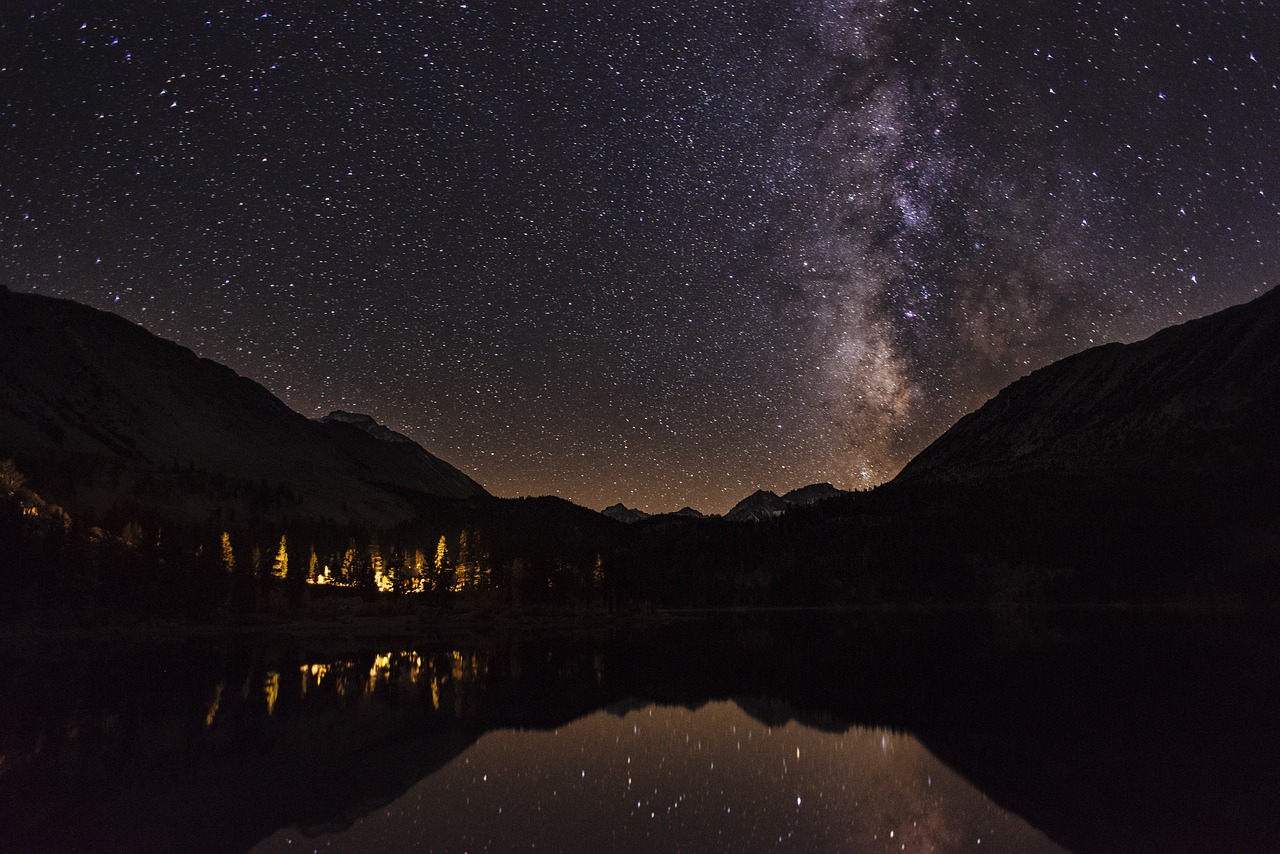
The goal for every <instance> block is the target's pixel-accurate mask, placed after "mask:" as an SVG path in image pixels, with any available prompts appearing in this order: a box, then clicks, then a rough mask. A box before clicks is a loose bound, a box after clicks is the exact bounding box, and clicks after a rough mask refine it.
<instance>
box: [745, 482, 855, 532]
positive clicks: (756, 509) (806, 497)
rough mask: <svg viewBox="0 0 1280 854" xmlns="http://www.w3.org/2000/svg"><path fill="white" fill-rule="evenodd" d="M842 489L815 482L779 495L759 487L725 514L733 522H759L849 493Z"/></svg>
mask: <svg viewBox="0 0 1280 854" xmlns="http://www.w3.org/2000/svg"><path fill="white" fill-rule="evenodd" d="M848 494H849V493H847V492H845V491H844V490H842V489H836V488H835V487H834V486H832V485H831V484H829V483H813V484H810V485H809V486H802V487H800V488H799V489H793V490H791V491H790V492H788V493H787V494H786V495H778V494H777V493H776V492H772V491H770V490H767V489H757V490H756V491H755V492H753V493H752V494H750V495H748V496H747V497H746V498H744V499H742V500H741V501H739V502H738V503H737V504H735V505H734V506H733V509H732V510H730V511H729V512H728V513H726V514H725V515H724V518H726V519H728V520H729V521H731V522H759V521H761V520H764V519H772V518H773V517H775V516H781V515H782V514H783V513H785V512H787V511H788V510H790V509H791V508H792V507H807V506H809V505H810V504H816V503H817V502H819V501H826V500H827V499H829V498H838V497H840V496H841V495H848Z"/></svg>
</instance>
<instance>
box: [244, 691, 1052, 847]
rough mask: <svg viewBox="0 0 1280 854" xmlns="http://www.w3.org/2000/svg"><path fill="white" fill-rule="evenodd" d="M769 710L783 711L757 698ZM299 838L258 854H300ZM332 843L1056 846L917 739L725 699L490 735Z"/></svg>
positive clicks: (288, 835) (285, 837) (282, 836)
mask: <svg viewBox="0 0 1280 854" xmlns="http://www.w3.org/2000/svg"><path fill="white" fill-rule="evenodd" d="M765 705H767V706H768V707H769V711H770V713H771V714H778V713H781V712H784V711H785V710H784V709H783V708H782V707H781V706H780V705H779V704H777V703H766V704H765ZM307 842H309V840H308V839H306V838H305V837H304V836H302V835H301V834H299V833H298V832H296V831H290V830H285V831H281V832H279V833H276V834H274V835H273V836H271V837H270V838H269V839H266V840H264V841H263V842H262V843H260V844H259V845H258V846H256V847H255V848H254V851H255V852H259V854H268V852H286V851H294V850H297V848H298V847H299V844H300V843H301V844H304V845H305V844H306V843H307ZM323 845H324V847H325V850H326V851H335V852H341V851H357V852H358V851H371V850H377V849H381V848H388V847H395V848H400V849H412V850H439V851H464V850H468V849H476V850H485V851H490V850H498V851H507V850H516V849H534V850H548V851H562V852H571V851H581V852H592V854H594V852H599V851H654V850H661V849H671V850H688V851H713V850H716V851H725V850H742V851H757V850H762V849H763V848H765V847H770V848H772V847H774V846H781V847H782V848H783V849H784V850H793V851H813V852H821V851H844V850H849V849H850V848H851V847H856V848H857V849H859V850H874V849H888V850H892V849H897V848H899V847H900V846H905V850H909V851H955V850H960V849H968V848H971V847H974V846H980V850H983V851H994V852H999V851H1009V852H1019V853H1020V854H1029V852H1050V851H1053V852H1057V851H1061V850H1062V849H1061V848H1059V847H1058V846H1057V845H1054V844H1053V843H1051V842H1050V841H1049V840H1048V839H1047V838H1045V836H1044V835H1043V834H1042V833H1040V832H1039V831H1037V830H1035V829H1034V828H1032V827H1031V826H1030V825H1028V824H1027V823H1026V822H1024V821H1022V820H1021V819H1019V818H1018V817H1017V816H1014V815H1012V814H1010V813H1008V812H1006V811H1004V810H1002V809H1000V807H998V806H997V805H996V804H995V803H993V802H992V801H991V799H989V798H987V797H986V796H985V795H983V794H982V793H981V792H980V791H978V790H977V789H975V788H974V787H973V786H972V785H970V784H969V783H967V782H966V781H965V780H964V779H963V778H961V777H960V776H959V775H957V774H956V773H955V772H954V771H952V770H951V769H950V768H948V767H947V766H946V765H944V764H943V763H941V762H940V761H938V759H937V758H936V757H934V756H933V755H932V754H931V753H930V752H929V751H928V750H927V749H926V748H925V747H924V745H922V744H921V743H920V742H919V741H918V740H917V739H915V738H914V737H912V736H910V735H905V734H901V733H895V732H892V731H890V730H884V729H874V728H869V727H853V728H849V729H842V730H840V731H836V732H824V731H821V730H816V729H812V728H810V727H807V726H804V725H802V724H800V723H797V722H794V721H791V722H788V723H784V724H782V725H780V726H771V725H769V724H765V723H762V722H761V721H759V720H757V719H756V718H755V717H754V716H752V715H750V714H748V713H747V712H746V711H744V709H743V707H742V704H737V703H734V702H730V701H716V702H711V703H707V704H705V705H702V706H700V707H698V708H697V709H688V708H684V707H681V706H654V705H649V706H645V707H642V708H638V709H632V710H631V711H628V712H626V713H625V714H623V715H621V716H619V715H616V714H610V713H608V712H603V711H602V712H596V713H594V714H591V715H588V716H587V717H584V718H580V719H578V720H576V721H574V722H572V723H570V724H568V725H567V726H564V727H562V728H559V729H557V730H554V731H530V730H495V731H492V732H489V733H486V734H485V735H483V736H481V737H480V738H479V739H478V740H477V741H476V742H475V744H473V745H472V746H471V747H469V748H468V749H467V750H466V751H465V752H463V753H462V754H461V755H460V756H458V757H457V758H455V759H454V760H453V761H452V762H450V763H449V764H448V765H446V766H445V767H444V768H442V769H440V770H439V771H437V772H435V773H434V774H432V775H430V776H428V777H426V778H425V779H423V780H422V781H421V782H419V783H417V784H416V785H414V786H413V787H412V788H411V789H409V791H408V792H406V793H405V794H404V795H403V796H402V797H401V798H399V799H398V800H397V801H396V802H395V803H393V804H389V805H387V806H386V807H384V808H382V809H379V810H377V811H375V812H373V813H371V814H370V815H369V816H367V817H366V818H364V819H362V820H361V821H359V822H357V823H356V824H355V825H354V826H353V827H352V828H350V829H349V830H348V831H346V832H344V833H342V834H339V835H336V836H331V837H327V838H325V839H324V840H323Z"/></svg>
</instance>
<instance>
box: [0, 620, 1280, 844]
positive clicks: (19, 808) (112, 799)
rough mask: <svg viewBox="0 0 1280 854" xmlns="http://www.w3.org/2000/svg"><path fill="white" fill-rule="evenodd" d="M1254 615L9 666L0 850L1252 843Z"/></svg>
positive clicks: (198, 643) (1257, 827)
mask: <svg viewBox="0 0 1280 854" xmlns="http://www.w3.org/2000/svg"><path fill="white" fill-rule="evenodd" d="M1277 665H1280V630H1278V629H1277V620H1276V619H1275V615H1273V614H1271V613H1265V614H1258V613H1222V612H1215V613H1196V614H1186V613H1177V614H1171V613H1134V612H1051V613H1035V612H1005V613H1001V614H987V613H982V614H975V613H970V614H955V613H944V614H938V613H933V614H922V613H896V614H865V613H852V614H849V613H846V614H814V613H806V614H783V615H778V614H774V615H763V614H751V615H720V616H715V617H710V618H705V619H700V620H696V621H695V620H690V621H680V622H678V623H676V624H673V625H669V626H664V627H660V628H652V629H642V630H637V629H629V630H627V631H625V632H622V631H618V632H604V633H599V632H587V633H569V632H553V633H545V632H544V633H518V634H514V635H513V634H507V635H497V636H493V637H488V638H480V639H477V638H472V639H470V640H468V641H461V640H458V641H433V642H411V641H404V640H387V641H375V642H368V643H364V642H361V643H356V642H352V641H342V640H334V639H330V640H323V641H322V640H312V641H296V640H282V639H279V638H276V639H266V640H258V641H255V640H250V639H245V638H233V639H216V640H211V639H208V638H203V639H200V640H184V641H172V642H167V643H163V644H156V643H151V644H142V645H132V646H129V647H121V646H119V645H111V646H105V647H104V646H95V647H91V648H85V649H66V648H61V649H51V650H48V651H44V650H34V649H32V648H31V647H30V646H29V645H24V647H23V649H22V650H7V651H6V653H5V654H4V655H3V657H0V668H2V669H0V754H2V755H0V851H10V850H13V851H26V850H31V851H50V850H53V851H61V850H85V851H117V850H119V851H126V850H127V851H147V850H152V851H247V850H256V851H262V852H277V851H300V850H305V851H310V850H314V849H319V850H327V851H369V850H381V851H396V850H413V851H449V852H453V851H477V852H478V851H518V850H539V851H583V852H587V851H591V852H595V851H697V852H702V851H735V852H749V851H759V850H783V851H788V850H789V851H800V852H815V851H902V850H906V851H1011V852H1023V851H1057V850H1062V848H1066V849H1067V850H1080V851H1135V850H1147V851H1162V852H1163V851H1272V850H1277V849H1278V848H1280V808H1277V806H1276V804H1277V803H1278V802H1280V684H1277V679H1276V674H1277V673H1278V672H1280V671H1278V669H1277Z"/></svg>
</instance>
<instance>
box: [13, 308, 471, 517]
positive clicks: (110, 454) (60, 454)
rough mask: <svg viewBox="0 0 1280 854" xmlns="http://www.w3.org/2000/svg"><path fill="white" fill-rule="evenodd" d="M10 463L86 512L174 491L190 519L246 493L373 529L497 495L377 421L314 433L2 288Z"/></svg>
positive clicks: (348, 422) (206, 373) (114, 335)
mask: <svg viewBox="0 0 1280 854" xmlns="http://www.w3.org/2000/svg"><path fill="white" fill-rule="evenodd" d="M9 457H14V458H16V459H17V460H18V462H19V465H20V467H21V468H22V469H23V470H24V471H27V472H29V473H31V474H33V475H37V476H38V478H39V482H40V483H41V485H42V492H44V493H45V494H46V495H47V496H49V497H51V498H54V499H55V500H58V501H59V502H61V503H63V504H65V505H66V506H68V507H74V508H77V509H88V510H101V509H103V508H104V507H106V506H108V505H109V504H110V503H111V502H114V501H116V500H118V498H119V496H120V495H121V494H131V493H136V492H138V491H139V490H138V488H137V487H138V485H139V484H140V483H141V482H142V481H143V480H144V479H148V478H149V479H150V481H149V482H151V483H152V484H154V482H155V481H156V480H157V479H159V480H163V481H166V482H167V483H168V484H169V487H168V488H166V489H163V490H158V491H159V492H160V493H163V495H162V497H159V498H157V501H158V502H163V512H164V515H167V516H169V517H172V518H185V519H190V520H200V519H204V518H208V517H209V516H210V515H211V514H214V513H217V512H221V510H222V509H223V507H224V506H225V505H227V504H230V503H233V502H231V501H229V499H228V496H231V495H234V494H236V493H237V491H240V490H242V489H243V488H244V487H245V485H246V484H254V485H256V488H257V489H258V491H259V492H268V493H274V494H276V495H277V496H278V501H277V505H278V511H277V512H278V513H279V514H280V515H284V516H292V517H301V516H311V517H324V518H332V519H336V520H343V521H357V522H365V523H374V524H384V523H390V522H395V521H398V520H400V519H403V518H407V517H408V516H409V515H410V514H411V510H410V505H409V502H410V501H411V500H412V498H413V496H415V495H430V496H442V497H449V498H469V497H474V496H483V495H486V494H487V493H486V492H485V490H484V488H483V487H481V486H480V485H479V484H477V483H476V482H475V481H473V480H471V479H470V478H468V477H467V476H466V475H464V474H462V473H461V472H460V471H458V470H457V469H455V468H453V467H452V466H450V465H448V464H447V463H444V462H442V461H441V460H439V459H437V458H435V457H433V456H432V455H431V454H429V453H427V452H426V451H425V450H423V449H422V448H421V447H419V446H418V445H417V444H415V443H414V442H412V441H410V440H409V439H407V438H406V437H404V436H401V435H399V434H397V433H394V432H392V431H391V430H388V429H387V428H385V427H380V426H378V425H376V424H375V423H374V422H373V420H372V419H371V418H368V417H367V416H353V415H349V414H346V413H334V414H333V415H331V416H329V417H328V418H326V419H324V420H323V421H320V422H317V421H312V420H310V419H307V418H305V417H304V416H302V415H300V414H298V413H296V412H294V411H293V410H291V409H289V408H288V407H287V406H286V405H285V404H284V403H282V402H281V401H280V400H279V399H277V398H276V397H275V396H274V395H272V394H271V393H270V392H269V391H267V390H266V389H265V388H263V387H262V386H261V385H259V384H257V383H255V382H253V381H252V380H249V379H246V378H244V377H241V376H239V375H238V374H236V373H235V372H234V371H232V370H231V369H230V368H227V367H225V366H223V365H219V364H217V363H215V362H212V361H209V360H207V359H201V358H199V357H197V356H196V355H195V354H194V353H192V352H191V351H190V350H188V349H186V348H185V347H181V346H179V345H177V344H174V343H172V342H170V341H166V340H164V339H161V338H159V337H157V336H155V335H152V334H151V333H149V332H147V331H146V330H145V329H143V328H142V327H140V326H137V325H135V324H132V323H130V322H128V321H126V320H124V319H122V318H120V317H117V316H115V315H112V314H109V313H107V312H102V311H97V310H95V309H92V308H89V307H87V306H83V305H79V304H76V303H73V302H70V301H67V300H59V299H51V298H49V297H42V296H35V295H29V294H17V293H11V292H9V291H7V290H0V459H2V458H9ZM196 472H207V473H209V476H210V477H212V478H215V479H217V480H218V483H219V489H220V490H221V492H222V493H223V495H222V496H221V497H219V498H214V497H213V496H211V495H210V494H209V493H210V490H209V489H208V488H207V483H205V482H204V481H207V480H208V478H205V479H204V481H202V480H201V478H199V477H196V476H194V473H196ZM180 475H181V476H180ZM177 481H182V483H181V484H178V483H177ZM197 482H199V483H197ZM193 484H194V485H193ZM260 503H261V502H260ZM255 512H265V513H267V514H268V515H270V514H271V512H272V508H271V507H266V508H265V509H264V508H262V507H258V508H256V510H255Z"/></svg>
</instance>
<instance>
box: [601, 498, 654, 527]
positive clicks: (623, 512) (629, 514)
mask: <svg viewBox="0 0 1280 854" xmlns="http://www.w3.org/2000/svg"><path fill="white" fill-rule="evenodd" d="M600 512H601V513H603V514H604V515H605V516H608V517H609V518H610V519H614V520H616V521H618V522H623V523H625V524H627V525H630V524H631V523H632V522H639V521H641V520H643V519H648V518H649V514H648V513H646V512H644V511H643V510H636V509H635V508H633V507H628V506H627V505H625V504H623V503H622V502H621V501H619V502H618V503H617V504H613V505H611V506H609V507H606V508H604V509H603V510H601V511H600Z"/></svg>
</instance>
